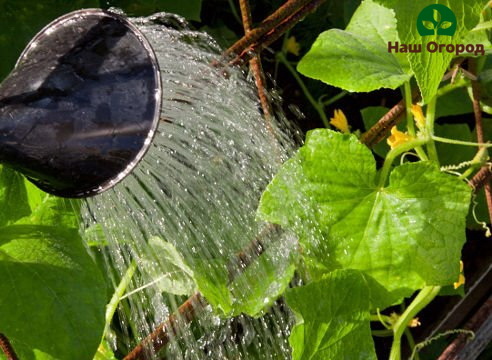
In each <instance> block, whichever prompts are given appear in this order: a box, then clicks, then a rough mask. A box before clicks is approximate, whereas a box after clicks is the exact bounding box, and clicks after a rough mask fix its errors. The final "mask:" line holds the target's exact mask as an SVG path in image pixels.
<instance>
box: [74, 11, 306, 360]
mask: <svg viewBox="0 0 492 360" xmlns="http://www.w3.org/2000/svg"><path fill="white" fill-rule="evenodd" d="M134 22H135V23H136V24H137V25H138V27H139V29H140V30H141V31H142V32H143V33H144V34H145V36H146V37H147V38H148V39H149V41H150V42H151V43H152V45H153V46H154V50H155V52H156V55H157V57H158V60H159V65H160V70H161V77H162V83H163V105H162V110H161V122H160V125H159V128H158V133H157V135H156V137H155V139H154V142H153V144H152V146H151V147H150V150H149V151H148V153H147V154H146V156H145V157H144V160H143V161H142V162H141V164H140V165H139V166H138V168H137V169H136V170H135V171H134V172H133V174H132V175H131V176H129V177H128V178H126V179H125V180H124V181H122V182H121V183H120V184H119V185H117V186H116V187H115V188H114V189H112V190H110V191H107V192H106V193H104V194H102V195H101V196H97V197H94V198H91V199H89V200H88V201H87V202H86V204H85V210H84V212H83V213H84V218H85V221H84V222H85V226H86V230H85V231H86V232H89V234H92V235H91V236H93V239H94V240H95V241H96V243H97V244H98V245H99V248H100V249H101V252H102V254H103V257H104V262H105V267H106V268H107V270H108V271H109V272H110V273H112V274H113V281H114V284H113V285H114V286H117V285H118V283H120V282H121V281H122V280H121V279H122V278H123V279H125V280H124V281H123V283H125V281H126V282H128V285H127V286H126V288H125V287H124V286H123V287H120V290H121V294H120V295H121V296H122V299H121V302H120V304H119V311H118V315H117V316H118V319H119V324H120V326H119V328H115V326H113V327H112V330H110V332H108V333H107V334H106V335H107V336H109V337H111V332H114V331H116V332H120V334H118V339H121V338H124V339H126V343H125V344H117V343H114V344H112V346H113V347H115V348H118V350H119V351H120V352H127V351H128V350H130V349H131V348H132V347H133V346H134V345H136V343H137V342H139V341H140V340H142V339H143V338H145V337H146V336H147V335H149V334H150V333H152V331H153V330H154V329H155V328H156V327H158V326H159V324H161V323H164V324H166V321H169V317H170V316H171V314H172V313H174V312H176V310H177V309H178V307H179V306H180V304H182V303H185V304H186V302H185V301H186V299H187V298H188V297H190V296H193V295H194V294H195V296H194V297H193V298H192V301H191V302H189V304H192V307H193V314H192V315H190V317H197V318H198V320H197V321H194V322H192V323H189V321H186V320H187V319H185V321H183V322H182V323H188V324H187V325H186V326H181V325H180V326H179V328H174V327H172V326H171V328H172V329H171V328H167V329H164V330H165V332H166V336H167V338H165V339H164V338H161V339H159V340H158V341H157V342H158V343H160V345H159V346H158V347H161V345H162V347H165V350H163V353H166V354H167V356H168V357H169V358H172V359H203V358H204V357H207V358H213V359H222V358H223V359H232V358H235V359H242V358H251V357H249V356H251V355H252V354H255V355H256V356H257V357H259V358H262V359H275V358H279V359H284V358H286V357H288V356H289V355H288V354H289V353H290V350H289V346H288V342H287V337H288V333H289V330H288V329H289V326H290V325H291V323H292V319H291V316H290V313H289V311H288V310H287V309H286V307H285V306H283V304H282V302H281V301H277V302H276V299H277V297H278V295H279V294H280V293H282V292H283V291H284V290H285V288H286V287H287V286H288V284H289V282H290V280H291V279H292V277H293V275H294V269H295V261H296V255H297V252H296V246H297V243H296V238H295V237H294V236H293V235H291V234H290V233H286V232H282V231H280V230H279V229H278V228H277V227H275V226H271V225H268V224H265V223H263V222H259V221H257V220H256V219H255V213H256V209H257V207H258V201H259V199H260V196H261V193H262V191H263V190H264V188H265V186H266V185H267V184H268V182H269V181H270V180H271V178H272V176H273V175H274V174H275V172H276V171H277V169H278V167H279V165H280V164H281V162H282V161H283V160H285V159H286V158H287V157H288V155H289V152H290V150H291V149H292V147H293V144H292V140H290V139H291V138H292V137H291V136H290V135H289V136H286V135H285V133H284V132H282V131H285V130H282V131H281V130H280V128H279V127H278V126H277V123H276V122H275V123H271V124H267V123H266V120H265V119H264V118H263V117H262V116H261V113H260V111H259V107H258V100H257V96H256V94H255V92H254V91H255V90H254V87H253V85H252V83H251V82H250V81H248V80H247V79H246V74H244V73H243V72H241V71H240V70H239V69H237V68H228V67H221V66H212V65H211V64H212V63H213V62H214V61H217V59H219V57H220V53H221V49H220V48H219V47H218V46H217V45H216V44H215V42H214V41H213V40H212V39H211V38H210V37H208V36H207V35H205V34H203V33H198V32H195V31H191V30H189V29H187V28H186V24H185V23H184V21H183V20H182V19H180V18H177V17H175V16H168V15H165V14H158V15H154V16H152V17H149V18H138V19H134ZM171 23H172V24H174V26H175V27H178V30H177V29H172V28H170V27H169V26H166V25H169V24H171ZM163 24H166V25H163ZM282 127H285V124H282ZM133 272H134V273H133ZM125 274H126V277H125ZM130 278H131V280H130ZM197 292H200V294H201V295H196V293H197ZM205 299H206V300H205ZM272 305H273V306H272ZM185 306H186V305H185ZM271 306H272V307H271ZM244 314H247V315H244ZM220 315H228V316H229V317H231V316H233V317H232V319H229V320H224V319H223V318H221V316H220ZM248 315H249V316H248ZM108 316H109V318H110V314H109V315H108ZM252 316H253V317H258V318H256V319H255V318H253V317H252ZM113 325H114V323H113ZM168 325H169V324H168ZM182 325H183V324H182ZM164 343H165V344H164ZM167 343H169V344H167ZM164 345H167V346H164ZM152 351H154V350H152ZM156 356H157V355H156Z"/></svg>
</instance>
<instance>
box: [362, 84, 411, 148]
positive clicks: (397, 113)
mask: <svg viewBox="0 0 492 360" xmlns="http://www.w3.org/2000/svg"><path fill="white" fill-rule="evenodd" d="M419 99H420V95H419V94H418V92H413V94H412V100H413V101H418V100H419ZM405 109H406V104H405V100H400V102H399V103H398V104H396V105H395V106H393V107H392V108H391V109H390V110H389V111H388V112H387V113H386V114H384V115H383V117H382V118H381V119H379V120H378V122H377V123H375V124H374V125H373V126H372V127H371V128H370V129H369V130H367V131H366V132H365V133H363V134H362V136H361V137H360V141H361V142H362V143H363V144H364V145H366V146H368V147H370V148H371V147H373V146H374V145H376V144H377V143H379V142H380V141H381V140H383V139H384V138H385V137H386V136H388V133H389V132H390V130H391V128H392V127H393V126H396V125H397V124H398V123H399V122H400V120H401V119H402V115H403V113H404V111H405Z"/></svg>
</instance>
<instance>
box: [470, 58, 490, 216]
mask: <svg viewBox="0 0 492 360" xmlns="http://www.w3.org/2000/svg"><path fill="white" fill-rule="evenodd" d="M468 64H469V70H470V72H471V73H472V75H475V76H477V72H478V71H477V60H476V59H470V60H468ZM471 85H472V94H473V113H474V114H475V128H476V130H477V141H478V142H479V143H481V144H485V142H486V141H487V139H485V134H484V130H483V116H482V108H481V106H480V98H481V95H480V83H479V82H478V81H477V80H472V81H471ZM485 199H486V201H487V210H488V211H489V220H490V223H491V224H492V186H491V185H490V181H487V182H486V183H485Z"/></svg>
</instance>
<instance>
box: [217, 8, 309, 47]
mask: <svg viewBox="0 0 492 360" xmlns="http://www.w3.org/2000/svg"><path fill="white" fill-rule="evenodd" d="M311 1H312V0H288V1H287V2H286V3H285V4H283V5H282V6H281V7H279V8H278V9H277V10H276V11H275V12H274V13H273V14H271V15H270V16H268V17H267V18H266V19H265V20H263V21H262V22H261V23H260V24H259V25H258V26H257V27H256V28H255V29H252V30H251V31H250V32H248V33H247V34H246V35H244V36H243V37H242V38H241V39H239V40H238V41H236V42H235V43H234V44H233V45H232V46H231V47H230V48H229V49H227V50H226V51H225V52H224V54H223V55H224V57H228V56H231V55H237V54H241V53H242V52H243V51H244V50H245V49H247V48H249V47H250V46H251V45H253V44H255V43H256V42H257V41H258V40H259V39H260V38H261V37H262V36H264V35H265V34H267V33H268V32H270V31H272V29H274V28H275V27H276V26H277V25H279V24H280V23H281V22H282V21H284V20H285V19H286V18H288V17H289V16H291V15H292V14H294V13H295V12H296V11H297V10H299V9H300V8H302V7H303V6H304V5H306V4H308V3H309V2H311ZM243 22H244V19H243Z"/></svg>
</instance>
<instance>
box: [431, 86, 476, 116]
mask: <svg viewBox="0 0 492 360" xmlns="http://www.w3.org/2000/svg"><path fill="white" fill-rule="evenodd" d="M472 112H473V106H472V102H471V100H470V97H469V96H468V91H467V89H466V88H464V87H462V88H457V89H454V90H452V91H450V92H448V93H446V94H445V95H443V96H440V97H439V100H438V101H437V107H436V118H437V119H439V118H442V117H446V116H455V115H463V114H469V113H472Z"/></svg>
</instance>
